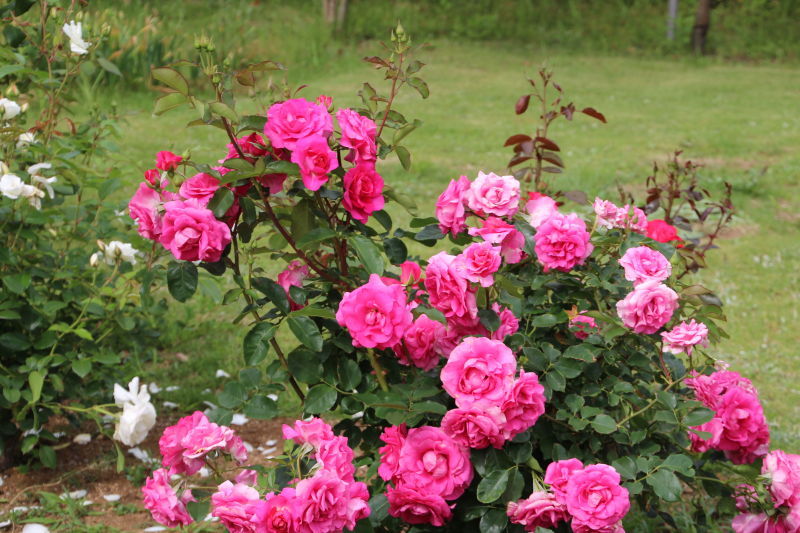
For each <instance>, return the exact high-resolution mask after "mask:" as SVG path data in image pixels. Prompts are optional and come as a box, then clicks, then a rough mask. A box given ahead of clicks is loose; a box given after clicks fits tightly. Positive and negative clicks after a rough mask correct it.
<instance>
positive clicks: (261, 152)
mask: <svg viewBox="0 0 800 533" xmlns="http://www.w3.org/2000/svg"><path fill="white" fill-rule="evenodd" d="M236 144H237V146H238V147H239V150H241V151H242V153H243V154H244V155H245V156H251V157H252V158H256V157H262V156H265V155H267V154H268V153H269V150H267V148H266V146H265V144H266V143H265V142H264V138H263V137H261V135H259V134H258V133H255V132H254V133H251V134H250V135H245V136H244V137H239V138H238V139H236ZM238 158H239V152H238V151H237V150H236V148H235V147H234V146H233V143H228V155H227V157H226V158H225V159H238ZM248 159H249V158H248ZM221 162H222V161H220V163H221ZM251 163H252V161H251Z"/></svg>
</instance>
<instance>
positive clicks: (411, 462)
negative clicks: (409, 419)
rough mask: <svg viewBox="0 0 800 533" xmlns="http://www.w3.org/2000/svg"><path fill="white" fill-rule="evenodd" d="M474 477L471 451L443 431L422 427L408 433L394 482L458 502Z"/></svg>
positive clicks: (401, 449) (401, 450)
mask: <svg viewBox="0 0 800 533" xmlns="http://www.w3.org/2000/svg"><path fill="white" fill-rule="evenodd" d="M472 476H473V470H472V463H470V460H469V448H465V447H464V446H461V445H460V444H458V443H457V442H456V441H455V440H453V439H452V438H451V437H450V436H448V435H447V434H446V433H445V432H444V431H443V430H442V429H440V428H436V427H432V426H422V427H418V428H414V429H410V430H409V431H408V437H407V438H406V439H405V440H404V442H403V446H402V447H401V448H400V455H399V458H398V470H397V472H395V475H394V477H393V481H394V482H395V483H396V484H398V486H403V487H414V488H417V489H419V490H420V491H422V492H423V493H424V494H428V495H432V494H438V495H440V496H441V497H442V498H444V499H445V500H455V499H457V498H459V497H460V496H461V495H462V494H463V493H464V491H465V490H466V488H467V487H468V486H469V484H470V482H471V481H472Z"/></svg>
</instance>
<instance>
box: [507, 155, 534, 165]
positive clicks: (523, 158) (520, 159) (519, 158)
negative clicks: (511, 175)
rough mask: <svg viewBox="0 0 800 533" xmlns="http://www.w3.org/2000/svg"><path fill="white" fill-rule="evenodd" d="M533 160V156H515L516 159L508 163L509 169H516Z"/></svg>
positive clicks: (513, 158)
mask: <svg viewBox="0 0 800 533" xmlns="http://www.w3.org/2000/svg"><path fill="white" fill-rule="evenodd" d="M531 159H533V158H532V157H531V156H529V155H518V156H515V157H512V158H511V161H509V162H508V166H509V167H515V166H517V165H519V164H520V163H524V162H525V161H529V160H531Z"/></svg>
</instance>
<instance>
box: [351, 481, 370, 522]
mask: <svg viewBox="0 0 800 533" xmlns="http://www.w3.org/2000/svg"><path fill="white" fill-rule="evenodd" d="M371 512H372V510H371V509H370V507H369V490H368V489H367V485H366V484H364V483H361V482H360V481H357V482H355V483H348V485H347V515H346V518H345V520H346V522H345V527H346V528H347V529H348V530H350V531H352V530H353V529H355V527H356V522H358V521H359V520H361V519H363V518H367V517H369V515H370V514H371Z"/></svg>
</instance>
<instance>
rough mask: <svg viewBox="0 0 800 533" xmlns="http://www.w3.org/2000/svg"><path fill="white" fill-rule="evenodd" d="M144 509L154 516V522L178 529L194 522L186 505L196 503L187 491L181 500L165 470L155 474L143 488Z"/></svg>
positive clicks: (157, 471)
mask: <svg viewBox="0 0 800 533" xmlns="http://www.w3.org/2000/svg"><path fill="white" fill-rule="evenodd" d="M142 495H143V496H144V507H145V509H147V510H148V511H150V514H151V515H152V516H153V520H155V521H156V522H158V523H159V524H162V525H165V526H167V527H178V526H185V525H188V524H191V523H192V522H193V521H194V520H192V517H191V516H190V515H189V512H188V511H187V510H186V504H187V503H188V502H190V501H194V498H193V497H192V493H191V492H190V491H188V490H187V491H185V492H184V493H183V496H182V497H181V498H178V495H177V494H175V491H174V490H173V488H172V486H170V479H169V473H167V471H166V470H165V469H163V468H159V469H158V470H156V471H154V472H153V475H152V476H151V477H148V478H147V480H146V481H145V483H144V486H143V487H142Z"/></svg>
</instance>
